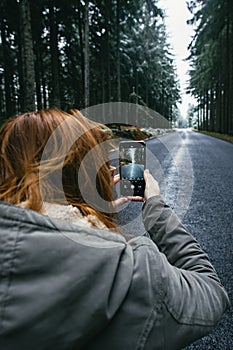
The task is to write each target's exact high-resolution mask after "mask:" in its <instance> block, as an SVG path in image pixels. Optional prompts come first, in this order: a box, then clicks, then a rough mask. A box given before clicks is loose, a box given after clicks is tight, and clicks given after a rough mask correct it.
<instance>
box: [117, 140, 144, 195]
mask: <svg viewBox="0 0 233 350" xmlns="http://www.w3.org/2000/svg"><path fill="white" fill-rule="evenodd" d="M145 149H146V147H145V142H143V141H122V142H120V145H119V152H120V158H119V166H120V179H121V181H120V192H121V195H123V196H143V195H144V190H145V182H144V169H145Z"/></svg>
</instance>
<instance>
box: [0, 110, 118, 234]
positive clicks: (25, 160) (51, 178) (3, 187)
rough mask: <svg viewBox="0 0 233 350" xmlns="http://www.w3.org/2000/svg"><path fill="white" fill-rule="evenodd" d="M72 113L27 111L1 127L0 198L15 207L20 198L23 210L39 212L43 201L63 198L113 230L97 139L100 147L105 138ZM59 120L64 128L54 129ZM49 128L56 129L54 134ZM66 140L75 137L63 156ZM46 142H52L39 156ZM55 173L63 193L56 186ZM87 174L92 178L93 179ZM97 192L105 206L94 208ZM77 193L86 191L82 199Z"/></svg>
mask: <svg viewBox="0 0 233 350" xmlns="http://www.w3.org/2000/svg"><path fill="white" fill-rule="evenodd" d="M75 111H76V112H75V113H71V114H75V115H71V114H67V113H65V112H63V111H60V110H58V109H55V108H51V109H48V110H41V111H37V112H30V113H25V114H22V115H19V116H16V117H14V118H12V119H10V120H8V121H7V122H6V123H5V124H4V125H3V127H2V129H1V132H0V151H1V154H0V200H3V201H6V202H8V203H11V204H16V205H17V204H21V203H22V202H24V203H25V207H26V208H28V209H32V210H35V211H38V212H41V211H42V206H43V199H45V200H47V201H50V202H58V203H59V202H64V198H65V201H66V203H67V202H68V203H69V204H72V205H73V206H75V207H78V208H79V209H80V211H81V212H82V213H83V214H84V215H89V214H93V215H96V216H97V217H98V218H99V219H100V220H101V221H102V222H103V223H104V224H105V225H106V226H107V227H108V228H113V229H116V225H115V223H114V222H113V220H112V215H111V212H112V211H113V210H112V209H113V208H112V203H111V202H112V200H113V194H112V190H111V174H110V164H109V161H106V159H107V149H106V147H101V144H102V143H103V142H104V145H105V146H106V142H105V141H107V140H108V136H107V135H106V134H105V132H104V131H103V129H102V127H101V125H100V124H97V123H94V122H91V121H90V120H88V119H87V118H85V117H83V116H82V114H81V113H80V112H79V111H78V113H77V110H75ZM64 121H69V122H71V123H65V128H61V130H60V128H58V127H59V126H62V125H64V123H63V122H64ZM55 130H59V132H58V136H56V137H54V134H55ZM77 130H78V134H79V137H78V138H77V136H76V135H77ZM72 139H74V140H75V141H74V142H73V143H72V145H71V147H70V148H69V149H68V151H67V152H66V154H65V156H64V157H63V155H64V151H63V150H65V149H66V147H67V143H68V144H69V142H70V140H72ZM49 140H52V145H53V146H52V149H50V150H49V153H48V154H45V153H46V152H47V148H48V147H47V145H48V141H49ZM90 151H91V152H90ZM61 155H62V156H61ZM87 155H90V162H89V163H87V164H86V167H83V159H84V158H85V157H86V156H87ZM88 164H89V165H88ZM100 164H101V166H100ZM81 168H82V172H83V174H84V175H85V176H84V178H85V184H84V188H80V187H79V181H78V173H79V170H80V169H81ZM61 172H62V186H63V188H62V191H63V196H62V193H61V192H62V191H61V189H60V188H59V187H57V184H56V181H57V176H59V174H60V173H61ZM93 172H94V173H95V174H96V179H93V175H95V174H93ZM41 179H42V180H43V181H42V183H43V186H42V187H41V185H40V182H41ZM97 192H98V193H99V196H100V197H101V198H102V199H103V202H104V203H106V207H105V209H107V210H105V209H101V210H98V198H96V193H97ZM83 193H84V194H85V193H88V200H86V199H85V195H84V196H83Z"/></svg>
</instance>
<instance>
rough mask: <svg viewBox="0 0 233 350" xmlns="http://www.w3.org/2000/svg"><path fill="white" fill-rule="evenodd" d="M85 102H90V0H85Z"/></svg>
mask: <svg viewBox="0 0 233 350" xmlns="http://www.w3.org/2000/svg"><path fill="white" fill-rule="evenodd" d="M84 41H85V43H84V100H85V101H84V102H85V108H87V107H88V106H89V104H90V86H89V83H90V60H89V0H85V10H84Z"/></svg>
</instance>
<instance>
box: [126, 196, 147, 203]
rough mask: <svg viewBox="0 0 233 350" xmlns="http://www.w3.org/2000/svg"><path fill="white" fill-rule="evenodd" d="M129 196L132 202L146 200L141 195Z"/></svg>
mask: <svg viewBox="0 0 233 350" xmlns="http://www.w3.org/2000/svg"><path fill="white" fill-rule="evenodd" d="M127 198H128V200H130V201H132V202H144V198H143V197H140V196H128V197H127Z"/></svg>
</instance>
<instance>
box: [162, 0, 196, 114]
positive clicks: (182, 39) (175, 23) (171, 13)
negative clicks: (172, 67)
mask: <svg viewBox="0 0 233 350" xmlns="http://www.w3.org/2000/svg"><path fill="white" fill-rule="evenodd" d="M158 7H161V8H162V9H164V10H165V12H166V15H167V18H166V19H165V23H166V27H167V32H168V34H169V42H170V43H171V45H172V47H173V50H174V51H173V53H174V55H175V61H176V67H177V74H178V78H179V81H180V87H181V93H182V104H181V106H179V109H180V111H181V114H182V116H184V117H186V114H187V109H188V104H189V103H193V102H194V100H193V99H192V98H191V97H190V96H189V95H186V94H185V88H186V86H187V80H188V79H189V76H188V73H187V72H188V70H189V64H188V62H185V61H184V59H185V58H186V57H187V56H188V55H189V52H188V50H187V47H188V45H189V43H190V41H191V37H192V27H191V26H189V25H187V24H186V21H187V19H190V17H191V14H190V12H189V11H188V9H187V5H186V0H158Z"/></svg>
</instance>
